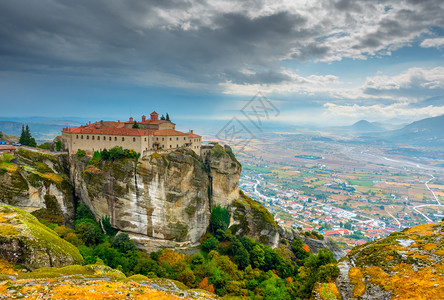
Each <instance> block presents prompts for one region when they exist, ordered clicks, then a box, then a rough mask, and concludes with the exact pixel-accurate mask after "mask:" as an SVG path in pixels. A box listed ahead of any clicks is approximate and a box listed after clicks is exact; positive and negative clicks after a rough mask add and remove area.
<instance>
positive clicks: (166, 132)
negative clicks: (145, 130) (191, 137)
mask: <svg viewBox="0 0 444 300" xmlns="http://www.w3.org/2000/svg"><path fill="white" fill-rule="evenodd" d="M153 134H154V135H168V136H170V135H188V133H184V132H181V131H177V130H174V129H162V130H155V131H153Z"/></svg>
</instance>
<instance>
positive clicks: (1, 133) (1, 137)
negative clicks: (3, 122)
mask: <svg viewBox="0 0 444 300" xmlns="http://www.w3.org/2000/svg"><path fill="white" fill-rule="evenodd" d="M1 139H3V132H1V131H0V140H1Z"/></svg>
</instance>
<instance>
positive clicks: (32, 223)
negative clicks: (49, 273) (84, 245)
mask: <svg viewBox="0 0 444 300" xmlns="http://www.w3.org/2000/svg"><path fill="white" fill-rule="evenodd" d="M0 256H1V257H2V258H4V259H6V260H7V261H9V262H11V263H13V264H19V265H22V266H23V267H25V268H27V269H30V270H34V269H36V268H42V267H63V266H67V265H71V264H82V263H83V258H82V256H81V255H80V252H79V251H78V250H77V248H76V247H75V246H74V245H72V244H70V243H68V242H67V241H65V240H63V239H61V238H60V237H59V236H58V235H57V234H56V233H55V232H54V231H52V230H51V229H49V228H48V227H46V226H44V225H43V224H41V223H40V222H39V221H38V220H37V218H36V217H34V216H32V215H31V214H29V213H27V212H25V211H24V210H21V209H19V208H16V207H12V206H0Z"/></svg>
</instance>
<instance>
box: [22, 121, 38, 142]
mask: <svg viewBox="0 0 444 300" xmlns="http://www.w3.org/2000/svg"><path fill="white" fill-rule="evenodd" d="M19 143H20V144H22V145H25V146H29V147H36V146H37V143H36V141H35V139H34V138H33V137H32V136H31V132H30V131H29V126H28V125H26V127H25V125H22V133H21V135H20V140H19Z"/></svg>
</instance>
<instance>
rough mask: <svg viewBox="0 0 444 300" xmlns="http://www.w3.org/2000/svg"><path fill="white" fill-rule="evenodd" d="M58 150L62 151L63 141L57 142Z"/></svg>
mask: <svg viewBox="0 0 444 300" xmlns="http://www.w3.org/2000/svg"><path fill="white" fill-rule="evenodd" d="M56 150H57V151H61V150H62V141H60V140H59V141H57V142H56Z"/></svg>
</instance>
